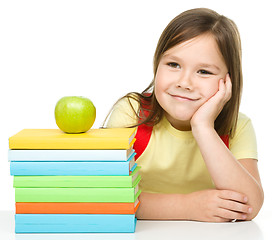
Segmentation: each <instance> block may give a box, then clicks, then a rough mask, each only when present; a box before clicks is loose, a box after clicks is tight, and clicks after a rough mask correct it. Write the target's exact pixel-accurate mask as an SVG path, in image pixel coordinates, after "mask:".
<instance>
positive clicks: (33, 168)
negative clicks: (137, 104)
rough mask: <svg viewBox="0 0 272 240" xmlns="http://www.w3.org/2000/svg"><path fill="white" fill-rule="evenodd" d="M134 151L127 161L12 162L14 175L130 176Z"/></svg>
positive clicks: (133, 161)
mask: <svg viewBox="0 0 272 240" xmlns="http://www.w3.org/2000/svg"><path fill="white" fill-rule="evenodd" d="M135 155H136V154H135V153H133V154H132V155H131V156H130V158H129V159H128V160H127V161H125V162H21V161H20V162H14V161H11V162H10V174H11V175H14V176H90V175H94V176H129V174H130V172H132V171H133V170H134V169H135V168H136V167H137V164H136V163H135V159H134V156H135Z"/></svg>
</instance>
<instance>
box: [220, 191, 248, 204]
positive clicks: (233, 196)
mask: <svg viewBox="0 0 272 240" xmlns="http://www.w3.org/2000/svg"><path fill="white" fill-rule="evenodd" d="M219 197H220V198H222V199H225V200H232V201H236V202H240V203H244V204H245V203H247V201H248V198H247V196H246V195H244V194H242V193H239V192H235V191H230V190H221V191H220V192H219Z"/></svg>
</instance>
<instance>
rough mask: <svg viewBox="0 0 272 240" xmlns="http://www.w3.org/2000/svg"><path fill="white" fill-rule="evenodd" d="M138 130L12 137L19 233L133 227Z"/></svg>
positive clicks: (48, 131)
mask: <svg viewBox="0 0 272 240" xmlns="http://www.w3.org/2000/svg"><path fill="white" fill-rule="evenodd" d="M134 137H135V129H131V128H115V129H91V130H89V131H88V132H86V133H81V134H66V133H63V132H62V131H61V130H58V129H24V130H22V131H20V132H19V133H17V134H15V135H14V136H12V137H10V138H9V148H10V149H9V154H8V157H9V161H10V173H11V175H13V176H14V188H15V202H16V214H15V232H16V233H90V232H103V233H105V232H111V233H113V232H119V233H120V232H134V231H135V227H136V220H137V219H136V217H135V213H136V210H137V208H138V206H139V204H140V202H139V201H138V197H139V195H140V193H141V191H140V190H139V189H138V183H139V181H140V179H141V176H140V175H139V173H138V171H139V166H137V164H136V163H135V159H134V156H135V154H136V153H135V152H134V149H133V143H134V142H135V138H134Z"/></svg>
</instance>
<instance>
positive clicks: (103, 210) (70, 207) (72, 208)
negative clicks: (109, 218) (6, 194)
mask: <svg viewBox="0 0 272 240" xmlns="http://www.w3.org/2000/svg"><path fill="white" fill-rule="evenodd" d="M139 204H140V202H139V200H138V199H137V200H136V201H135V202H134V203H107V202H106V203H105V202H99V203H95V202H83V203H82V202H79V203H77V202H74V203H73V202H30V203H28V202H17V203H16V214H135V212H136V211H137V209H138V207H139Z"/></svg>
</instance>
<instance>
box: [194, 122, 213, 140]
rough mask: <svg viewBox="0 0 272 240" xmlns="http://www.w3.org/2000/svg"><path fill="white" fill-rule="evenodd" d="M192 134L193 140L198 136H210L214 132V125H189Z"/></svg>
mask: <svg viewBox="0 0 272 240" xmlns="http://www.w3.org/2000/svg"><path fill="white" fill-rule="evenodd" d="M191 129H192V134H193V136H194V137H195V138H197V137H198V136H204V137H205V136H207V134H210V133H212V132H214V131H215V129H214V125H209V124H198V125H191Z"/></svg>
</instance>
